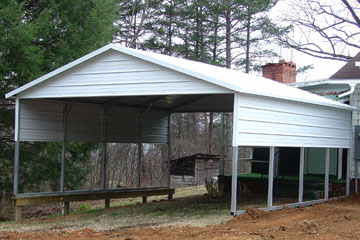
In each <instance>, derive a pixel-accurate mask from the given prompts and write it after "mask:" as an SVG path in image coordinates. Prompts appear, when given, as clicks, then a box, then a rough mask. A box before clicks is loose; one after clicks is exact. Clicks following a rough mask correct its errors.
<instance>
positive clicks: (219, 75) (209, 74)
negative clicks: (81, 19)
mask: <svg viewBox="0 0 360 240" xmlns="http://www.w3.org/2000/svg"><path fill="white" fill-rule="evenodd" d="M110 49H112V50H115V51H118V52H121V53H125V54H128V55H130V56H133V57H136V58H140V59H143V60H145V61H149V62H152V63H154V64H158V65H160V66H163V67H166V68H168V69H172V70H174V71H177V72H181V73H184V74H187V75H189V76H192V77H196V78H198V79H201V80H203V81H207V82H210V83H212V84H215V85H218V86H221V87H224V88H227V89H230V90H232V91H236V92H240V93H247V94H253V95H260V96H267V97H273V98H280V99H286V100H291V101H298V102H304V103H311V104H317V105H323V106H329V107H337V108H342V109H353V108H352V107H349V106H347V105H344V104H341V103H339V102H335V101H333V100H330V99H326V98H324V97H320V96H317V95H315V94H312V93H309V92H307V91H304V90H301V89H297V88H294V87H291V86H286V85H285V84H281V83H278V82H275V81H273V80H270V79H266V78H263V77H259V76H254V75H250V74H246V73H241V72H238V71H235V70H230V69H226V68H222V67H218V66H213V65H209V64H205V63H200V62H195V61H190V60H186V59H181V58H176V57H172V56H167V55H162V54H157V53H152V52H145V51H140V50H136V49H131V48H126V47H122V46H120V45H117V44H109V45H106V46H104V47H102V48H100V49H98V50H95V51H94V52H91V53H89V54H87V55H85V56H83V57H81V58H79V59H77V60H75V61H73V62H71V63H69V64H66V65H65V66H63V67H60V68H58V69H56V70H54V71H52V72H50V73H48V74H46V75H44V76H42V77H40V78H38V79H36V80H34V81H32V82H30V83H28V84H25V85H23V86H22V87H19V88H17V89H15V90H13V91H11V92H9V93H7V94H6V95H5V97H6V98H10V97H13V96H15V95H16V94H19V93H21V92H23V91H26V90H27V89H29V88H31V87H33V86H35V85H37V84H40V83H42V82H44V81H46V80H48V79H50V78H52V77H54V76H56V75H58V74H60V73H62V72H65V71H66V70H68V69H71V68H73V67H75V66H77V65H79V64H80V63H83V62H85V61H87V60H89V59H91V58H93V57H96V56H98V55H99V54H101V53H104V52H106V51H108V50H110Z"/></svg>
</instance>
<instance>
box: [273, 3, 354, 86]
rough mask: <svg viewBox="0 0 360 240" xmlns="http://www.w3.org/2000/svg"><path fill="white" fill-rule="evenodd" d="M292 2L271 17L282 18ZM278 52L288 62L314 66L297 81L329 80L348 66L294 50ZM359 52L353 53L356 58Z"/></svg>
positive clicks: (342, 62) (283, 4) (275, 11)
mask: <svg viewBox="0 0 360 240" xmlns="http://www.w3.org/2000/svg"><path fill="white" fill-rule="evenodd" d="M289 2H290V1H286V0H282V1H280V2H278V4H277V5H276V6H275V7H274V8H273V9H272V10H271V15H273V16H274V18H275V19H276V18H277V16H279V15H280V16H281V15H282V14H281V13H282V12H283V11H287V10H289V6H288V4H289ZM278 48H279V49H278V52H279V54H280V55H281V56H282V59H284V60H286V61H291V62H294V63H295V64H296V65H297V66H304V65H309V64H313V67H314V69H312V70H310V71H308V72H307V73H305V74H298V76H297V81H298V82H301V81H311V80H320V79H326V78H329V77H330V76H331V75H333V74H334V73H335V72H337V71H338V70H339V69H340V68H341V67H342V66H344V65H345V64H346V62H344V61H335V60H326V59H320V58H316V57H312V56H309V55H307V54H304V53H301V52H298V51H296V50H292V49H283V48H282V49H281V48H280V47H278ZM356 54H357V51H356V50H355V51H354V52H352V55H353V56H355V55H356Z"/></svg>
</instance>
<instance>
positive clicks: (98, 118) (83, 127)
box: [66, 103, 104, 142]
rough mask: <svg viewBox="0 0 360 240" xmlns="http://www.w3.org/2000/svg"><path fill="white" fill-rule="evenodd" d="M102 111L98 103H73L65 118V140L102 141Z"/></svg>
mask: <svg viewBox="0 0 360 240" xmlns="http://www.w3.org/2000/svg"><path fill="white" fill-rule="evenodd" d="M103 113H104V109H103V107H102V106H100V105H95V104H80V103H75V104H74V105H73V106H72V108H71V110H70V112H69V114H68V118H67V133H66V138H67V141H79V142H100V141H102V125H103V121H102V119H103V117H102V116H103Z"/></svg>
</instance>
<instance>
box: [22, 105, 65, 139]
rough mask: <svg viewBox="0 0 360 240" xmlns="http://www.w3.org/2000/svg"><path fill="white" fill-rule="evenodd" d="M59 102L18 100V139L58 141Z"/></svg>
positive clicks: (59, 130) (60, 112)
mask: <svg viewBox="0 0 360 240" xmlns="http://www.w3.org/2000/svg"><path fill="white" fill-rule="evenodd" d="M62 111H63V104H62V103H61V102H50V101H44V100H41V101H40V100H20V129H19V131H20V141H60V140H61V129H62Z"/></svg>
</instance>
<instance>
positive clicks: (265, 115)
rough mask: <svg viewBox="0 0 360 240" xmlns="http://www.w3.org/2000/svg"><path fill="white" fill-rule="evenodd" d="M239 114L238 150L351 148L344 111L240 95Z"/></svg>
mask: <svg viewBox="0 0 360 240" xmlns="http://www.w3.org/2000/svg"><path fill="white" fill-rule="evenodd" d="M238 111H239V112H238V116H239V120H238V138H237V139H238V144H239V146H279V147H280V146H283V147H330V148H331V147H334V148H349V147H350V139H351V133H350V126H351V113H350V112H349V111H346V110H342V109H335V108H328V107H322V106H318V105H312V104H304V103H299V102H293V101H285V100H280V99H275V98H268V97H262V96H254V95H246V94H241V95H240V97H239V108H238Z"/></svg>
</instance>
